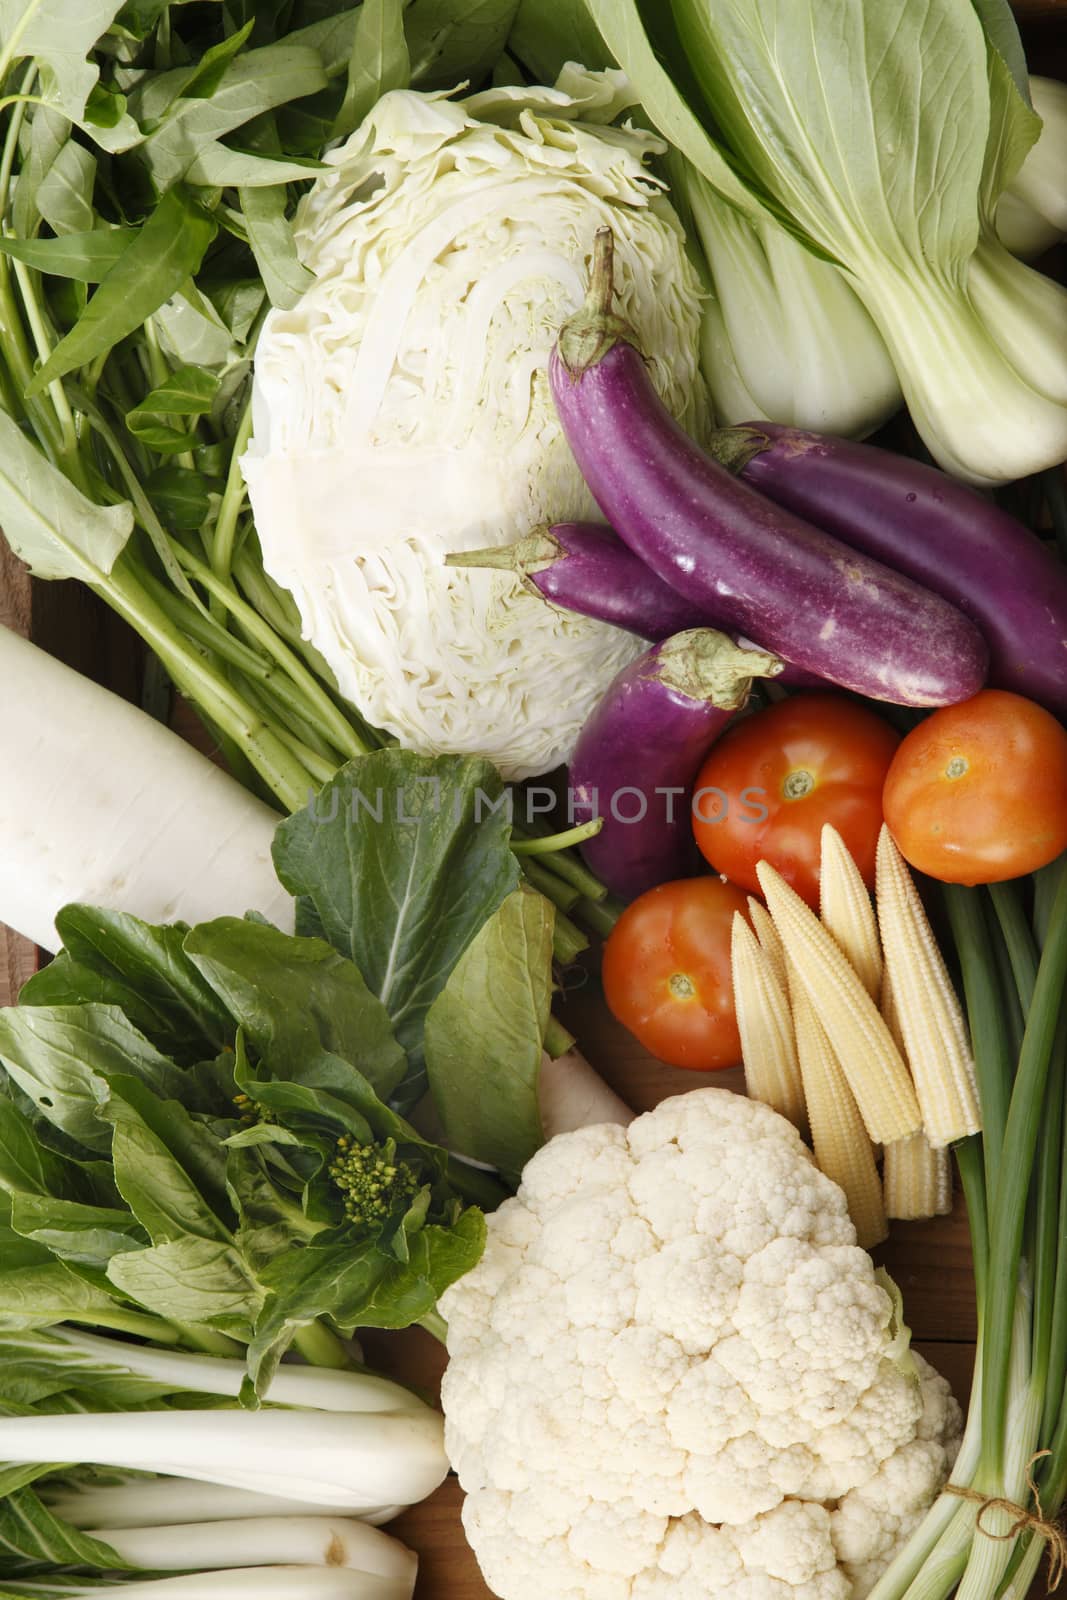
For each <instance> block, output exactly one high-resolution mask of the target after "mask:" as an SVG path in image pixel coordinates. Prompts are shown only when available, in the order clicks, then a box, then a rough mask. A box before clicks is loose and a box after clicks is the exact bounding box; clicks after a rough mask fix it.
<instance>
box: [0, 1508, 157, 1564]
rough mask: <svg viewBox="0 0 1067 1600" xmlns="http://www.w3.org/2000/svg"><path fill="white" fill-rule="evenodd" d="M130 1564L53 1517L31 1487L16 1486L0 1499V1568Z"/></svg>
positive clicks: (107, 1548)
mask: <svg viewBox="0 0 1067 1600" xmlns="http://www.w3.org/2000/svg"><path fill="white" fill-rule="evenodd" d="M74 1566H78V1567H94V1568H98V1569H99V1570H101V1571H104V1572H107V1571H119V1570H122V1569H124V1568H128V1567H129V1562H128V1561H123V1560H122V1559H121V1557H120V1556H118V1555H117V1554H116V1553H115V1551H114V1550H112V1549H111V1547H110V1546H109V1545H106V1544H103V1543H102V1542H101V1541H100V1540H99V1539H93V1538H91V1537H90V1536H89V1534H87V1533H80V1532H79V1531H78V1529H77V1528H74V1527H72V1526H71V1525H70V1523H69V1522H64V1521H63V1520H62V1519H61V1518H59V1517H56V1516H53V1514H52V1513H51V1511H49V1509H48V1507H47V1506H46V1505H45V1504H44V1503H43V1502H42V1501H41V1500H39V1499H38V1498H37V1496H36V1495H35V1494H34V1492H33V1490H32V1489H19V1490H17V1491H16V1492H15V1493H14V1494H11V1495H8V1497H7V1498H6V1499H5V1500H3V1501H0V1569H2V1570H3V1571H5V1572H7V1573H10V1574H12V1575H13V1574H14V1573H16V1572H19V1571H24V1572H33V1571H36V1570H37V1569H38V1568H40V1567H45V1568H47V1567H53V1568H54V1567H74Z"/></svg>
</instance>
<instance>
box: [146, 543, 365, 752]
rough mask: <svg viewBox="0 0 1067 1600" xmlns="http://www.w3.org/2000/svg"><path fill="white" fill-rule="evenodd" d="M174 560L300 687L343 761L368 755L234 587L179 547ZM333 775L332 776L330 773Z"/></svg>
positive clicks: (300, 664)
mask: <svg viewBox="0 0 1067 1600" xmlns="http://www.w3.org/2000/svg"><path fill="white" fill-rule="evenodd" d="M177 559H178V561H179V562H180V563H181V565H182V567H183V568H184V569H185V571H186V572H187V573H188V574H189V576H190V577H191V578H193V579H194V580H195V581H196V582H197V583H199V584H200V585H202V587H203V588H204V589H206V590H207V592H208V594H209V595H211V596H212V598H214V599H217V600H218V601H219V602H220V604H222V605H224V606H225V607H226V609H227V610H228V611H229V612H230V613H231V615H232V616H233V618H234V620H235V621H236V622H238V623H239V624H240V625H241V627H242V628H243V629H244V630H245V632H246V633H247V634H248V635H249V636H250V637H251V638H252V639H254V640H255V642H256V644H258V645H259V646H260V647H261V649H262V650H263V651H264V652H265V653H266V654H267V655H268V656H272V657H273V659H274V660H275V661H276V662H277V663H278V665H279V666H280V667H281V668H282V669H283V671H284V672H285V673H286V674H287V675H288V677H289V678H290V679H291V680H292V681H293V683H294V684H296V685H297V687H298V688H299V690H300V692H301V694H302V696H303V697H304V700H305V702H306V704H307V706H308V707H309V709H310V710H311V711H312V714H313V719H314V720H315V721H316V722H317V723H318V725H319V727H320V729H321V731H322V732H323V733H325V734H326V735H327V736H328V738H329V739H330V740H331V741H332V743H333V744H334V745H336V747H337V749H338V750H339V751H340V752H341V756H342V759H343V760H349V759H350V758H351V757H353V756H362V755H366V754H367V745H366V744H365V743H364V742H363V740H362V739H361V738H360V737H359V735H358V734H357V733H356V731H355V729H354V728H353V727H352V724H351V723H350V722H349V721H348V719H347V718H346V717H345V716H343V714H342V713H341V712H340V711H339V710H338V709H337V707H336V706H335V705H334V703H333V701H332V700H331V699H330V697H329V695H328V694H327V693H326V691H325V690H324V689H323V688H322V686H321V684H319V683H318V682H317V681H316V680H315V678H314V677H313V676H312V674H311V673H310V672H309V671H308V669H307V668H306V667H305V666H304V664H303V662H302V661H300V660H299V659H298V658H297V656H296V655H295V654H294V653H293V651H292V650H290V649H289V647H288V645H287V644H285V642H284V641H283V640H282V639H279V637H278V635H277V634H276V633H275V631H274V629H273V628H272V627H271V626H270V624H269V623H267V622H265V621H264V620H263V618H262V617H261V616H260V615H259V613H258V612H257V611H255V610H254V609H253V607H252V606H250V605H249V604H248V603H247V602H246V601H245V600H242V599H241V596H240V595H239V594H238V593H237V592H236V590H235V589H234V588H233V586H232V584H229V583H227V582H224V581H223V579H221V578H220V577H219V576H218V574H217V572H215V571H213V570H212V569H211V567H209V566H207V565H206V564H205V563H204V562H203V561H200V560H199V559H198V558H197V557H196V556H194V555H193V554H192V552H191V551H189V550H186V549H184V548H183V547H181V546H179V547H178V549H177ZM331 775H332V774H331Z"/></svg>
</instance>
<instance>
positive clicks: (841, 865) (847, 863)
mask: <svg viewBox="0 0 1067 1600" xmlns="http://www.w3.org/2000/svg"><path fill="white" fill-rule="evenodd" d="M819 912H820V914H821V916H822V924H823V927H824V928H826V929H827V930H828V931H829V932H830V933H832V934H833V936H834V938H835V939H836V940H837V943H838V944H839V945H840V947H841V949H842V950H843V951H844V953H845V955H846V956H847V957H848V959H849V961H851V963H852V965H853V967H854V968H855V970H856V972H857V973H858V975H859V978H860V980H861V982H862V984H863V987H864V988H865V989H866V991H867V993H868V994H869V995H870V996H871V998H872V999H873V1000H877V999H878V992H879V990H880V988H881V985H882V946H881V944H880V942H879V939H878V924H877V922H876V921H875V916H874V907H873V906H872V905H871V897H870V895H869V894H868V893H867V885H866V884H865V883H864V881H863V876H862V874H861V872H860V869H859V867H857V865H856V863H855V861H854V860H853V858H852V854H851V852H850V851H849V848H848V846H847V845H846V844H845V841H844V839H842V837H841V835H840V834H839V833H838V831H837V829H836V828H831V827H830V825H829V823H827V824H826V826H825V827H824V828H823V830H822V856H821V861H820V865H819Z"/></svg>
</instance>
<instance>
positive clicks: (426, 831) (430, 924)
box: [274, 751, 519, 1065]
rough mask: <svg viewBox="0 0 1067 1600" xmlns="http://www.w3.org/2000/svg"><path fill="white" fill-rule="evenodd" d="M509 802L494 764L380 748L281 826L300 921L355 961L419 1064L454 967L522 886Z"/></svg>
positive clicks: (277, 855) (281, 856)
mask: <svg viewBox="0 0 1067 1600" xmlns="http://www.w3.org/2000/svg"><path fill="white" fill-rule="evenodd" d="M503 800H504V794H503V786H502V784H501V782H500V778H499V776H498V774H497V773H496V771H495V770H494V768H493V767H491V766H490V765H489V763H488V762H480V761H474V760H467V759H462V760H461V759H459V758H456V757H437V758H425V757H420V756H416V755H412V754H409V753H407V752H399V751H388V752H386V751H382V752H380V753H376V754H374V755H370V756H366V757H364V758H363V759H362V760H361V761H360V762H359V763H358V765H357V766H356V767H355V768H354V769H352V770H346V771H345V772H342V773H341V774H340V775H339V776H338V777H337V778H335V779H334V780H332V781H331V782H330V783H328V784H326V785H325V786H324V788H323V789H322V791H321V793H320V794H319V795H318V797H317V799H316V800H315V801H314V802H313V803H312V805H310V806H309V807H308V808H307V809H306V810H304V811H302V812H300V813H299V814H298V815H296V816H294V817H291V818H289V819H288V820H287V821H286V822H284V823H282V825H281V827H280V828H279V830H278V834H277V839H276V843H275V849H274V860H275V866H276V868H277V871H278V876H279V878H280V879H281V881H282V883H283V884H284V885H285V887H286V888H287V889H289V890H290V892H291V893H292V894H294V895H296V896H298V897H299V901H300V911H299V926H300V927H301V928H302V930H303V931H305V932H307V933H311V934H321V935H323V936H325V938H326V939H328V940H329V942H330V943H331V944H332V945H333V946H334V948H335V949H338V950H341V951H343V952H344V954H345V955H347V956H349V958H350V959H351V960H352V961H354V962H355V964H356V966H357V967H358V968H359V970H360V971H361V972H362V973H363V975H364V977H365V978H366V980H367V982H368V984H369V985H370V987H371V989H372V991H373V992H374V993H375V994H376V995H377V996H378V998H379V999H380V1000H381V1001H382V1003H383V1005H384V1006H385V1008H386V1010H387V1011H388V1013H389V1015H390V1017H391V1018H392V1020H393V1025H394V1028H395V1031H396V1037H397V1039H398V1040H399V1042H400V1043H401V1044H402V1045H403V1047H404V1049H405V1050H406V1051H407V1053H408V1056H409V1058H411V1059H412V1061H413V1062H414V1063H416V1065H420V1064H421V1059H422V1031H423V1026H424V1023H425V1018H426V1013H427V1011H428V1010H429V1008H430V1006H431V1005H432V1003H433V1001H434V1000H435V999H436V998H437V995H438V994H439V993H440V991H441V989H442V988H443V987H444V984H445V982H446V980H447V977H448V974H449V972H450V970H451V969H452V967H453V966H454V964H455V962H456V960H457V958H458V957H459V955H460V954H461V953H462V952H463V950H464V949H466V947H467V945H468V944H469V943H470V941H471V939H472V938H473V937H474V934H475V933H476V932H477V931H478V929H479V928H480V927H481V926H482V924H483V923H484V922H485V920H486V918H487V917H488V916H490V915H491V913H492V912H493V911H495V910H496V909H497V907H498V906H499V905H501V904H502V902H503V900H504V899H505V897H506V896H507V895H508V894H510V893H511V892H512V890H514V889H515V888H516V886H517V884H518V876H519V875H518V867H517V865H516V863H515V860H514V858H513V857H512V855H511V853H510V849H509V840H510V824H509V822H508V818H507V814H506V807H505V806H504V804H503ZM457 884H462V885H463V892H462V894H457V893H456V885H457Z"/></svg>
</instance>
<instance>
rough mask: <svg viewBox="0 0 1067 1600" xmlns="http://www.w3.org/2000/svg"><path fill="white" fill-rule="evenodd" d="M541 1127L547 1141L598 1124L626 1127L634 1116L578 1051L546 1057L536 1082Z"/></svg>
mask: <svg viewBox="0 0 1067 1600" xmlns="http://www.w3.org/2000/svg"><path fill="white" fill-rule="evenodd" d="M538 1101H539V1104H540V1107H541V1126H542V1128H543V1129H544V1134H545V1138H546V1139H554V1138H555V1136H556V1134H557V1133H573V1132H574V1131H575V1129H577V1128H588V1127H592V1126H594V1125H596V1124H597V1123H601V1122H615V1123H618V1124H619V1126H620V1127H626V1126H628V1124H629V1123H631V1122H632V1121H633V1120H634V1114H633V1112H632V1111H631V1110H630V1108H629V1106H628V1105H626V1104H625V1103H624V1102H623V1101H622V1100H620V1099H619V1096H618V1095H617V1094H616V1093H615V1091H614V1089H609V1088H608V1086H607V1084H606V1083H605V1082H604V1080H603V1078H601V1077H600V1075H599V1074H598V1073H596V1072H595V1071H594V1070H593V1068H592V1067H591V1066H590V1065H589V1063H588V1061H587V1060H586V1059H585V1057H584V1056H583V1055H582V1054H581V1053H580V1051H578V1050H568V1051H567V1053H566V1054H565V1055H562V1056H558V1057H557V1058H556V1059H555V1060H552V1058H551V1057H550V1056H547V1055H546V1056H545V1057H544V1058H543V1059H542V1062H541V1076H540V1078H539V1080H538Z"/></svg>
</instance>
